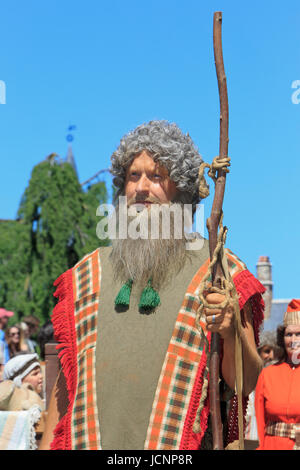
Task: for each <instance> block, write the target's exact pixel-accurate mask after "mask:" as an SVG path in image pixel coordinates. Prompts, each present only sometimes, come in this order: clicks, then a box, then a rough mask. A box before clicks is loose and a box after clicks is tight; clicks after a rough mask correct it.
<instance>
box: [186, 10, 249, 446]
mask: <svg viewBox="0 0 300 470" xmlns="http://www.w3.org/2000/svg"><path fill="white" fill-rule="evenodd" d="M221 33H222V13H221V12H215V14H214V28H213V38H214V56H215V65H216V73H217V79H218V87H219V98H220V146H219V156H218V157H216V158H214V160H213V162H212V164H211V165H210V164H208V163H204V162H203V163H201V165H200V168H199V195H200V197H201V198H202V199H203V198H205V197H207V196H208V194H209V188H208V186H207V184H206V182H205V178H204V176H203V175H204V169H205V168H207V167H209V168H210V171H209V172H208V175H209V176H210V177H212V179H213V180H214V183H215V195H214V200H213V205H212V209H211V214H210V217H209V218H208V219H207V229H208V235H209V237H208V241H209V254H210V263H209V266H208V269H207V273H206V274H205V276H204V278H203V279H202V281H201V283H200V285H199V291H198V292H199V300H200V307H199V309H198V311H197V315H196V324H197V326H198V328H199V329H200V331H202V330H201V325H200V318H201V315H202V311H203V309H204V308H208V309H223V308H226V307H228V306H230V307H231V308H232V311H233V313H234V317H233V322H234V328H235V363H234V366H235V373H236V381H235V388H236V394H237V400H238V427H239V448H240V449H243V447H244V443H243V409H242V389H243V365H242V342H241V331H242V326H241V314H240V309H239V297H238V294H237V291H236V288H235V286H234V283H233V280H232V278H231V276H230V272H229V269H228V263H227V258H226V256H225V254H224V245H225V240H226V234H227V228H226V227H223V224H222V219H223V211H222V206H223V199H224V192H225V183H226V173H228V171H229V170H228V168H227V167H228V166H229V165H230V163H229V161H230V158H228V97H227V85H226V76H225V70H224V64H223V53H222V34H221ZM209 279H210V280H211V282H208V281H209ZM205 291H206V292H218V293H220V294H222V295H224V296H225V300H224V302H222V303H220V304H216V305H214V304H209V303H208V302H207V300H206V298H205V296H204V292H205ZM208 358H209V360H208V363H209V367H208V369H209V403H210V416H211V424H212V432H213V449H214V450H222V449H223V425H222V420H221V409H220V383H219V382H220V378H219V371H220V336H219V334H218V333H212V335H211V345H210V351H209V354H208ZM207 383H208V381H207V377H206V385H207ZM206 390H207V389H206ZM206 390H205V394H204V393H203V397H202V400H200V403H199V407H198V411H197V418H198V419H199V416H200V414H201V410H202V407H203V402H204V400H205V399H206ZM198 429H199V426H198V425H197V424H196V422H195V423H194V432H198Z"/></svg>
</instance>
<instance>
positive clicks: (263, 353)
mask: <svg viewBox="0 0 300 470" xmlns="http://www.w3.org/2000/svg"><path fill="white" fill-rule="evenodd" d="M257 351H258V354H259V355H260V357H261V359H262V360H263V363H264V367H266V366H269V365H271V364H274V363H275V362H278V360H279V359H280V358H281V357H282V348H280V347H279V346H278V344H277V342H276V333H275V331H264V332H262V333H261V335H260V338H259V346H258V348H257Z"/></svg>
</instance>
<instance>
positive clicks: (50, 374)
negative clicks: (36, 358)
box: [45, 343, 60, 410]
mask: <svg viewBox="0 0 300 470" xmlns="http://www.w3.org/2000/svg"><path fill="white" fill-rule="evenodd" d="M57 344H58V343H47V344H45V375H46V410H47V409H48V406H49V402H50V398H51V392H52V389H53V386H54V384H55V381H56V379H57V377H58V373H59V370H60V362H59V358H58V351H57V349H56V346H57Z"/></svg>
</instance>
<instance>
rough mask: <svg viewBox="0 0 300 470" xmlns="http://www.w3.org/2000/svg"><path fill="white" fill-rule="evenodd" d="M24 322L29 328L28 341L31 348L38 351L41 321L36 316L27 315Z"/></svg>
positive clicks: (23, 319)
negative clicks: (37, 336) (37, 338)
mask: <svg viewBox="0 0 300 470" xmlns="http://www.w3.org/2000/svg"><path fill="white" fill-rule="evenodd" d="M22 322H24V323H26V325H27V326H28V328H29V335H28V339H29V340H30V341H31V343H32V344H31V348H32V347H33V348H34V350H35V351H36V347H37V343H36V335H37V333H38V330H39V326H40V320H39V318H37V317H36V316H35V315H27V316H26V317H23V318H22Z"/></svg>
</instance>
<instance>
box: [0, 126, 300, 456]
mask: <svg viewBox="0 0 300 470" xmlns="http://www.w3.org/2000/svg"><path fill="white" fill-rule="evenodd" d="M227 160H228V159H227ZM227 160H226V161H227ZM111 161H112V168H111V172H112V174H113V176H114V184H115V186H116V193H115V203H116V212H117V213H118V214H119V216H120V217H119V224H116V225H117V226H118V227H117V228H118V235H120V236H119V237H117V238H114V239H113V240H112V244H111V246H107V247H101V248H98V249H96V250H94V251H93V252H92V253H89V254H86V256H84V258H82V259H81V260H80V261H78V262H77V263H76V264H75V266H73V267H72V268H70V269H68V270H67V271H66V272H65V273H62V274H61V275H60V276H59V278H58V279H57V280H56V281H55V282H54V285H55V286H56V292H55V296H56V297H57V300H58V302H57V304H56V306H55V308H54V310H53V314H52V317H51V318H52V322H53V327H52V324H51V322H47V323H46V324H44V325H42V326H41V327H40V324H39V321H38V319H36V318H35V317H34V316H32V315H31V316H23V317H21V321H19V322H14V321H13V318H14V314H13V312H10V311H7V310H5V309H0V332H1V336H0V341H1V343H0V346H1V347H0V350H1V357H2V359H1V361H0V362H1V364H2V366H1V367H2V382H1V383H0V388H2V390H3V395H2V400H1V390H0V404H1V403H2V406H6V409H11V408H12V407H13V405H12V400H13V398H14V394H18V395H19V399H20V400H19V403H22V405H21V406H23V405H24V397H23V395H22V396H21V395H20V394H21V393H27V392H28V390H30V392H32V393H31V397H29V396H28V395H26V399H25V402H26V406H28V404H29V403H32V401H31V399H33V398H34V397H33V395H32V394H35V396H36V398H37V397H39V398H42V396H41V395H42V389H43V387H42V378H43V376H42V367H41V364H42V361H43V360H44V345H45V342H47V341H51V340H52V337H53V336H55V339H56V340H57V342H58V343H59V348H60V353H59V357H60V365H61V372H62V373H60V374H58V377H57V380H56V382H55V384H54V386H53V389H52V395H51V399H50V401H49V406H48V409H47V420H46V424H45V430H44V432H43V437H42V440H41V443H40V446H39V449H41V450H48V449H53V450H73V449H76V450H81V449H85V450H88V449H91V450H100V449H102V450H110V449H115V450H141V449H145V450H147V449H151V450H155V449H159V450H178V449H185V450H204V449H205V450H211V449H212V448H213V423H212V419H211V413H210V407H209V395H208V390H209V387H210V385H211V374H210V373H209V355H210V345H211V342H212V334H213V333H218V334H219V335H220V338H221V348H222V350H221V354H220V368H219V370H220V375H221V377H220V379H221V380H220V388H221V389H222V390H223V391H224V393H222V399H221V400H220V401H221V402H222V403H221V407H222V411H223V413H222V422H223V428H224V429H223V431H224V436H223V437H224V442H225V443H226V445H227V446H228V445H230V444H234V443H235V442H238V445H239V448H242V446H241V445H240V444H241V443H240V441H241V440H242V437H243V436H241V435H240V432H239V426H238V425H239V423H238V419H237V418H238V413H239V411H240V410H239V408H240V407H239V406H238V405H239V400H238V395H239V393H237V392H238V390H237V387H236V385H237V382H242V387H241V388H242V389H241V390H240V391H241V392H242V393H243V395H244V397H245V398H247V397H248V396H249V395H250V401H249V410H250V407H251V404H252V410H254V411H253V412H252V414H251V413H250V414H249V412H248V417H249V416H250V418H251V417H252V418H253V419H252V420H251V419H248V422H247V425H248V429H247V430H246V432H247V433H248V432H250V434H251V432H252V431H253V432H256V439H253V437H252V438H251V439H252V440H257V442H258V445H257V448H258V449H263V450H264V449H274V450H275V449H281V450H284V449H297V448H299V446H300V444H299V442H298V441H299V439H300V437H299V436H300V434H299V433H300V431H298V425H300V400H299V398H298V396H299V392H298V388H299V385H300V368H299V367H298V366H299V362H300V347H299V344H300V301H299V300H295V299H294V300H293V301H292V302H291V303H290V304H289V306H288V309H287V312H285V314H284V317H283V319H282V325H280V326H279V327H278V330H277V339H276V342H275V340H272V338H271V339H270V337H269V338H268V337H267V335H263V334H260V335H259V332H260V331H261V328H262V327H263V311H264V303H263V298H262V294H263V293H264V291H265V288H264V286H263V285H262V284H261V283H260V282H259V280H258V279H256V278H255V276H253V274H252V273H251V272H250V271H249V270H248V269H247V266H246V265H245V263H244V262H243V261H242V260H241V259H240V258H239V257H238V255H237V254H235V253H233V252H232V251H231V250H229V249H227V248H226V249H225V247H223V246H221V245H222V244H221V243H220V244H219V246H220V250H221V251H220V252H219V258H220V262H221V265H222V269H223V271H224V273H225V274H226V277H228V278H229V277H230V282H228V281H227V282H226V283H225V282H224V286H223V287H224V288H222V289H217V291H216V289H215V288H214V289H210V287H211V285H210V279H211V276H212V267H211V264H212V263H210V259H211V255H210V249H209V242H208V241H207V240H205V239H201V240H200V239H199V236H200V234H190V233H189V234H186V233H185V221H184V218H180V220H179V219H178V220H177V219H176V220H175V219H174V221H175V222H176V224H177V227H176V228H179V229H180V230H179V231H177V233H175V232H176V231H175V228H174V230H173V229H172V230H171V231H168V233H166V232H165V227H164V226H163V225H164V224H163V223H160V221H161V219H163V215H164V214H165V215H166V214H167V210H168V211H169V216H171V214H172V213H177V214H183V210H184V209H185V208H186V205H188V207H189V208H192V215H193V216H194V215H195V212H196V206H197V204H198V203H199V202H200V200H201V199H202V198H203V197H205V195H207V191H206V190H205V191H204V190H201V194H200V192H199V167H201V166H202V164H203V161H202V158H201V156H200V154H199V153H198V150H197V148H196V146H195V145H194V143H193V141H192V139H191V137H190V136H189V134H184V133H183V132H182V131H181V130H180V129H179V128H178V126H177V125H175V124H171V123H168V122H166V121H151V122H149V123H147V124H143V125H141V126H139V127H137V128H136V129H135V130H134V131H132V132H130V133H128V134H127V135H126V136H124V137H123V138H122V139H121V142H120V146H119V147H118V149H117V150H116V151H115V152H114V153H113V155H112V157H111ZM225 164H226V165H228V164H229V163H226V162H225ZM223 171H224V170H223ZM203 194H204V196H203ZM119 197H120V199H118V198H119ZM121 197H122V198H123V197H125V199H126V200H127V203H126V204H125V205H124V204H123V202H122V201H123V199H121ZM155 206H156V207H155ZM152 208H154V214H155V210H156V211H157V213H158V214H160V213H161V211H160V210H161V209H164V212H163V214H162V217H158V218H155V217H154V218H153V225H152V215H153V212H152ZM129 212H130V214H131V215H130V217H128V215H129ZM135 212H136V215H132V214H134V213H135ZM172 220H173V219H172ZM120 221H121V222H122V223H120ZM133 222H134V224H137V223H138V225H139V227H140V228H141V227H142V225H143V227H144V229H145V231H144V232H145V233H144V234H143V235H145V237H144V236H141V238H140V239H139V237H138V236H137V237H136V235H138V233H136V232H135V231H134V230H133V227H135V228H136V225H134V224H133ZM126 224H127V225H126ZM117 228H116V229H117ZM124 228H126V233H127V229H128V233H129V232H130V233H131V236H128V237H127V238H126V237H125V238H124V234H123V229H124ZM152 229H155V230H156V229H159V230H158V232H156V234H157V235H158V238H157V237H156V235H153V232H152ZM141 230H142V228H141ZM133 232H134V233H133ZM163 232H164V233H163ZM179 232H180V233H181V235H182V236H181V237H178V234H179ZM148 235H149V236H148ZM152 235H153V236H152ZM187 235H189V237H187ZM198 235H199V236H198ZM187 240H188V241H189V243H188V247H187ZM199 240H200V241H201V243H200V245H201V246H199V245H198V242H199ZM225 281H226V279H225ZM231 281H232V282H231ZM222 285H223V284H222ZM229 286H231V290H228V289H229ZM227 287H228V289H227ZM231 294H232V295H231ZM238 309H239V310H240V312H241V321H240V323H239V335H238V336H239V340H240V341H239V345H240V349H241V354H242V361H240V364H242V367H241V372H242V373H241V374H238V372H240V371H239V370H236V366H235V364H237V362H235V359H236V352H237V351H236V339H237V337H236V330H235V328H236V319H235V317H234V315H235V313H236V311H237V310H238ZM269 336H270V335H269ZM259 337H260V343H259V342H258V339H259ZM238 375H240V377H238ZM15 398H16V400H15V401H17V397H15ZM19 406H20V405H19ZM13 408H14V407H13ZM14 409H15V408H14ZM100 428H101V429H100ZM249 430H250V431H249Z"/></svg>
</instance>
